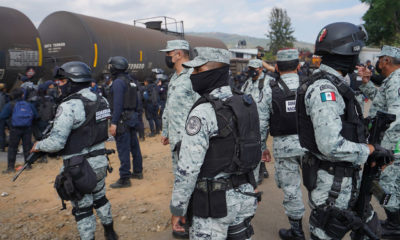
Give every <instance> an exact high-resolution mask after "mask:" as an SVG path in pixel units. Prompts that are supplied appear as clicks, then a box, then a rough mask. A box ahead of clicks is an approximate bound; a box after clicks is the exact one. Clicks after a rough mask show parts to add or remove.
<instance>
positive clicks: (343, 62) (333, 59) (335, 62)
mask: <svg viewBox="0 0 400 240" xmlns="http://www.w3.org/2000/svg"><path fill="white" fill-rule="evenodd" d="M321 63H322V64H325V65H327V66H329V67H331V68H333V69H335V70H337V71H340V72H341V73H342V76H343V77H344V76H346V75H347V74H349V73H352V72H354V70H355V69H356V65H357V63H358V55H351V56H344V55H334V54H327V55H323V56H322V61H321Z"/></svg>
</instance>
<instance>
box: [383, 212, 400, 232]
mask: <svg viewBox="0 0 400 240" xmlns="http://www.w3.org/2000/svg"><path fill="white" fill-rule="evenodd" d="M385 212H386V216H387V219H386V220H385V221H383V222H382V223H381V225H382V239H400V210H397V211H396V212H389V211H388V210H386V209H385Z"/></svg>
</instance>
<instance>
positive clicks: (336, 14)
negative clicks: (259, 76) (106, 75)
mask: <svg viewBox="0 0 400 240" xmlns="http://www.w3.org/2000/svg"><path fill="white" fill-rule="evenodd" d="M0 5H1V6H5V7H11V8H15V9H17V10H19V11H21V12H23V13H24V14H26V15H27V16H28V17H29V18H30V19H31V20H32V22H33V23H34V24H35V25H36V26H39V24H40V22H41V21H42V20H43V19H44V18H45V17H46V16H47V15H49V14H50V13H53V12H55V11H61V10H64V11H71V12H76V13H81V14H85V15H90V16H94V17H98V18H105V19H109V20H113V21H117V22H123V23H127V24H133V20H134V19H139V18H147V17H153V16H164V15H165V16H170V17H174V18H176V19H177V20H183V21H184V24H185V31H186V32H193V31H194V32H225V33H236V34H244V35H249V36H253V37H261V38H265V34H266V33H267V32H268V29H269V25H268V22H269V15H270V11H271V9H272V8H273V7H275V6H276V7H280V8H284V9H286V10H287V13H288V15H289V17H290V18H291V20H292V26H293V27H294V30H295V32H294V36H295V37H296V39H297V40H300V41H306V42H312V43H313V42H314V41H315V38H316V36H317V34H318V32H319V31H320V30H321V28H322V27H323V26H324V25H327V24H329V23H332V22H338V21H347V22H351V23H354V24H361V23H362V22H363V21H362V19H361V18H362V16H363V15H364V13H365V12H366V11H367V10H368V6H367V5H364V4H362V3H361V2H360V1H359V0H247V1H246V0H230V1H227V0H225V1H222V0H168V1H165V0H1V1H0Z"/></svg>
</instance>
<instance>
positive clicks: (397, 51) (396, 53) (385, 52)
mask: <svg viewBox="0 0 400 240" xmlns="http://www.w3.org/2000/svg"><path fill="white" fill-rule="evenodd" d="M382 56H388V57H394V58H400V48H397V47H392V46H388V45H384V46H383V47H382V50H381V52H380V53H379V54H378V57H382Z"/></svg>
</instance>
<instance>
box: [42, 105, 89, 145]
mask: <svg viewBox="0 0 400 240" xmlns="http://www.w3.org/2000/svg"><path fill="white" fill-rule="evenodd" d="M77 104H78V103H77V102H76V101H73V102H72V101H69V102H65V103H62V104H60V106H58V108H57V113H56V116H55V118H54V123H53V128H52V129H51V131H50V135H49V136H48V137H47V138H45V139H43V140H41V141H39V142H37V143H36V148H35V149H36V150H39V151H42V152H58V151H60V150H61V149H63V148H64V145H65V143H66V142H67V139H68V136H69V134H70V132H71V130H72V127H73V125H74V121H75V114H74V111H76V110H77ZM80 104H81V109H82V110H83V109H84V108H83V103H82V102H81V103H80Z"/></svg>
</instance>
